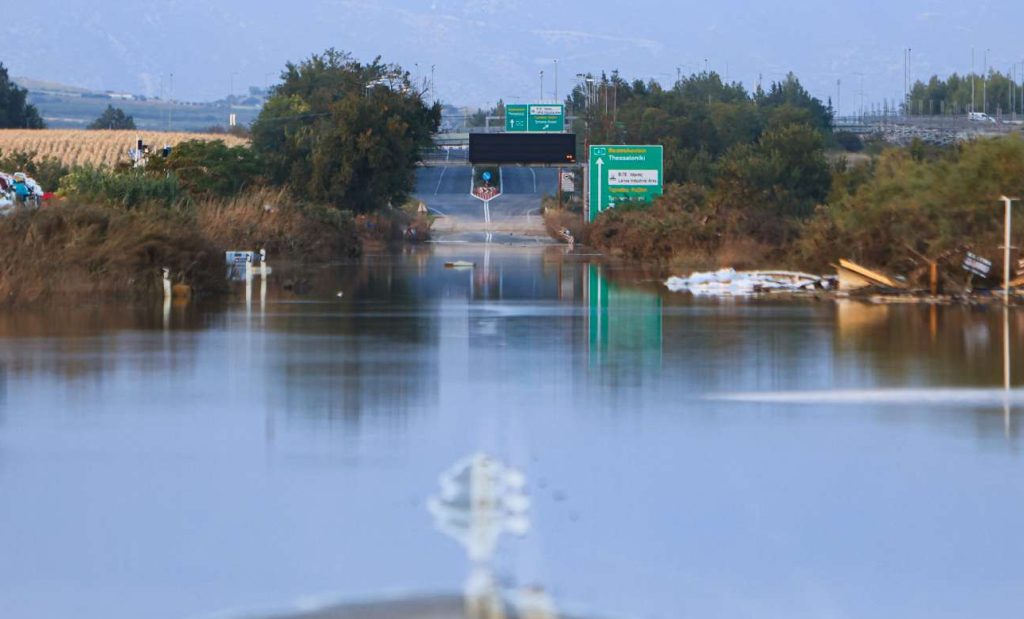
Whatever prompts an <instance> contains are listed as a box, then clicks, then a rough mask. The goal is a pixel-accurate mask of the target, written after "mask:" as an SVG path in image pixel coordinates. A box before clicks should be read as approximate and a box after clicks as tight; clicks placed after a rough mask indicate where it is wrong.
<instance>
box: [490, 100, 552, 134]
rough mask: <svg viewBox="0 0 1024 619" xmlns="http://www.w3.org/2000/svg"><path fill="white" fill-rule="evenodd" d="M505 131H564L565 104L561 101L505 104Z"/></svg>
mask: <svg viewBox="0 0 1024 619" xmlns="http://www.w3.org/2000/svg"><path fill="white" fill-rule="evenodd" d="M505 131H507V132H509V133H515V132H530V133H561V132H563V131H565V106H564V105H562V104H561V103H530V104H516V105H506V106H505Z"/></svg>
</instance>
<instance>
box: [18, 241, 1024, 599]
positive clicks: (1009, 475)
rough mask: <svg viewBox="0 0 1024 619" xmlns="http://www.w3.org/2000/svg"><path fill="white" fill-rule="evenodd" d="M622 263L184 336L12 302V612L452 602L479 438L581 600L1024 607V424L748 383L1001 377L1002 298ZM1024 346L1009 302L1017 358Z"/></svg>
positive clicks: (244, 312) (511, 548) (333, 286)
mask: <svg viewBox="0 0 1024 619" xmlns="http://www.w3.org/2000/svg"><path fill="white" fill-rule="evenodd" d="M453 259H469V260H472V261H474V262H476V263H477V268H476V269H473V270H469V271H457V270H449V269H445V268H444V265H443V263H444V262H445V261H448V260H453ZM485 266H486V268H484V267H485ZM625 275H626V274H624V273H618V272H616V271H615V270H614V269H607V270H602V271H601V272H600V273H599V274H598V275H595V270H594V268H593V267H588V266H587V265H584V264H581V263H579V262H577V261H574V260H571V259H563V258H562V257H561V255H560V252H558V251H552V250H537V249H514V250H500V249H497V248H495V249H493V250H491V251H490V252H489V254H488V255H484V253H482V251H481V250H479V249H474V248H462V247H447V248H446V247H439V248H436V249H435V250H433V252H431V251H429V250H421V251H418V252H416V253H413V254H411V255H406V256H400V257H397V258H395V257H373V258H370V259H368V260H367V261H366V262H365V263H364V264H362V265H358V266H348V267H342V266H339V267H332V268H326V269H318V270H316V271H313V272H307V273H302V274H299V275H294V276H292V277H306V278H308V280H309V282H308V286H309V288H310V289H311V292H310V293H309V294H308V295H305V296H301V297H300V296H295V295H292V294H291V293H289V292H288V291H285V290H282V289H280V281H272V283H271V290H270V292H269V295H268V298H269V303H268V304H267V305H265V306H263V307H261V306H260V305H259V303H258V302H257V303H255V304H254V305H253V306H252V307H250V308H247V307H246V306H245V305H244V303H238V302H234V301H232V302H230V303H228V304H226V306H224V307H212V308H207V309H205V310H204V309H201V308H198V309H197V308H174V309H173V314H172V315H171V319H170V321H169V324H170V327H171V328H170V329H168V330H164V329H163V328H162V326H163V320H162V317H161V315H160V309H159V308H157V309H154V310H153V311H149V310H148V309H145V308H144V309H139V310H124V309H121V310H118V309H115V308H98V307H94V308H85V309H79V308H76V309H69V310H59V309H54V310H51V311H49V312H39V313H34V314H33V315H32V316H31V317H30V318H29V317H25V316H19V315H8V316H3V317H0V334H2V335H3V338H4V339H3V340H0V368H2V370H3V371H2V372H0V380H2V381H3V385H4V386H5V387H4V388H2V389H0V492H2V499H0V608H2V609H5V611H4V613H2V614H3V615H4V616H7V615H8V614H10V616H16V617H67V616H80V617H104V618H114V619H116V618H117V617H139V616H146V617H173V618H177V617H199V616H207V614H208V613H212V612H214V611H219V610H224V609H239V610H247V609H248V610H256V611H261V610H273V609H277V608H281V607H284V606H288V605H290V604H292V603H294V602H296V601H297V600H302V599H304V598H306V597H307V596H316V597H317V599H320V600H333V599H346V598H361V597H366V596H376V595H381V594H386V593H389V592H399V593H401V592H426V593H429V592H453V591H454V592H458V591H460V588H461V587H462V584H463V580H464V578H465V577H466V574H467V569H468V568H467V562H466V558H465V556H464V554H463V553H462V552H461V550H460V549H459V548H457V547H456V546H455V545H454V544H452V543H451V542H450V540H448V539H446V538H445V537H443V536H441V535H438V534H437V532H435V531H434V530H433V524H432V522H431V518H430V516H429V515H428V514H427V513H426V511H425V509H424V504H425V501H426V498H427V497H428V496H429V495H430V494H431V493H432V492H434V491H435V488H436V486H437V476H438V474H439V473H440V472H441V471H444V470H446V469H448V468H449V467H450V466H451V465H452V463H453V462H455V461H456V460H458V459H459V458H461V457H463V456H465V455H466V454H472V453H488V454H492V455H494V456H495V457H497V458H499V459H500V460H501V461H503V462H507V463H508V464H509V465H511V466H514V467H516V468H518V469H520V470H522V471H523V473H524V474H525V475H526V477H527V479H528V480H529V483H528V486H527V492H528V494H529V496H530V500H531V503H532V506H531V508H530V512H531V522H532V527H531V529H530V532H529V534H528V535H527V536H525V537H524V538H522V539H506V540H503V541H502V542H501V543H500V544H499V546H498V548H497V550H496V553H495V556H494V569H495V570H496V573H497V575H498V576H499V578H500V579H501V581H502V582H503V583H505V584H509V585H513V586H529V585H542V586H543V587H545V588H546V590H547V591H548V592H550V593H551V595H552V596H553V597H554V598H555V599H556V600H558V601H559V602H560V603H563V604H568V605H569V606H573V605H582V606H584V607H588V608H593V609H597V610H600V611H602V612H603V613H604V614H609V615H615V614H619V615H624V616H637V617H679V616H688V615H695V616H701V617H787V618H788V617H815V618H817V617H822V616H838V617H845V616H849V617H861V616H872V617H901V618H903V617H929V618H933V617H963V616H987V617H1003V616H1006V617H1009V616H1017V615H1019V614H1020V612H1021V611H1024V596H1021V595H1020V591H1021V590H1022V585H1024V576H1021V575H1020V574H1019V573H1015V571H1014V568H1015V567H1016V564H1015V561H1014V558H1013V557H1014V556H1016V555H1018V554H1020V552H1021V551H1022V550H1024V542H1022V541H1021V539H1020V536H1016V535H1014V534H1013V531H1014V530H1015V528H1014V524H1015V522H1016V519H1017V516H1018V514H1019V513H1020V512H1021V511H1022V508H1024V491H1022V490H1021V486H1020V482H1019V476H1020V474H1021V473H1022V472H1024V466H1022V460H1021V454H1020V453H1019V447H1020V440H1019V437H1020V434H1019V430H1018V427H1019V424H1020V422H1021V421H1024V420H1018V419H1017V416H1018V415H1019V413H1014V416H1013V417H1012V418H1011V421H1012V423H1011V424H1010V428H1009V431H1007V428H1006V425H1005V419H1004V412H1003V408H1002V406H1000V405H998V404H997V403H996V402H994V401H988V400H983V401H980V402H979V401H970V402H967V403H963V404H958V403H956V402H949V403H944V404H942V405H940V404H937V403H934V402H929V401H928V400H926V399H922V400H921V401H915V399H914V398H913V397H905V398H902V399H896V400H888V401H884V400H883V401H874V402H870V403H857V402H853V403H850V402H835V401H830V400H829V399H828V398H822V399H817V400H815V399H814V398H810V401H802V402H801V401H794V400H793V399H785V398H781V399H777V400H774V401H773V400H772V399H771V398H758V397H756V394H777V393H779V392H792V391H803V392H806V391H811V392H821V393H829V392H833V393H834V391H835V390H837V389H840V390H844V392H848V393H852V394H853V396H852V398H853V399H854V400H856V397H857V396H856V394H857V393H858V391H859V390H877V389H896V390H912V389H927V388H929V387H941V388H947V389H960V388H973V389H983V390H986V389H993V388H998V387H1000V386H1001V385H1002V371H1003V370H1002V349H1001V345H1002V328H1003V320H1002V314H1001V312H1000V311H998V310H996V311H992V310H982V309H976V308H975V309H968V308H959V307H953V308H938V309H937V310H936V311H935V312H932V311H931V310H930V309H929V308H918V307H877V306H864V305H860V304H839V305H836V304H831V303H814V302H796V303H792V302H779V301H771V300H761V301H728V302H718V301H713V300H699V301H694V300H691V299H689V298H687V297H685V296H680V295H668V294H661V293H659V292H658V290H657V288H656V287H651V286H641V287H635V286H630V285H627V284H626V282H627V281H629V280H630V278H629V277H625ZM285 277H289V275H287V271H286V269H285V268H284V267H282V271H281V279H282V280H283V278H285ZM596 277H599V278H600V279H595V278H596ZM597 286H600V288H601V290H602V292H600V293H598V294H594V291H595V287H597ZM338 291H342V292H344V294H343V296H342V297H338V296H337V294H336V293H337V292H338ZM1022 332H1024V313H1017V312H1014V313H1011V316H1010V334H1011V336H1012V337H1011V351H1012V352H1013V357H1014V358H1021V355H1020V353H1021V352H1024V351H1022V349H1021V346H1020V342H1019V337H1018V334H1019V333H1022ZM1022 373H1024V360H1022V361H1021V362H1020V363H1018V364H1017V365H1016V366H1015V367H1014V368H1013V371H1012V378H1013V381H1014V384H1015V385H1021V384H1024V374H1022ZM908 393H911V394H912V393H913V391H909V392H908ZM711 394H734V395H735V394H739V395H741V396H742V395H743V394H746V395H747V396H748V398H747V399H746V400H743V398H733V399H728V398H726V399H713V398H709V397H708V396H709V395H711ZM750 394H755V397H749V396H750ZM865 399H868V398H865Z"/></svg>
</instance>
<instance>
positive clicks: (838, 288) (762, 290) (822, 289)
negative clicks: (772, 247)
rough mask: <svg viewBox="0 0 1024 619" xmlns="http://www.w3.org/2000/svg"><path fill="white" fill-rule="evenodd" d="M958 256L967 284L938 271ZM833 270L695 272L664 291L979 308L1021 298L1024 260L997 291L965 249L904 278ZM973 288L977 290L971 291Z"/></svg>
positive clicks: (851, 266) (848, 266) (842, 263)
mask: <svg viewBox="0 0 1024 619" xmlns="http://www.w3.org/2000/svg"><path fill="white" fill-rule="evenodd" d="M958 253H963V254H964V258H963V262H962V264H961V265H960V268H959V269H957V270H958V271H959V272H960V273H963V274H965V275H966V281H962V280H960V279H959V278H958V277H957V276H956V273H955V272H949V271H940V269H939V268H938V266H939V260H943V261H948V260H949V259H950V258H951V257H952V255H955V254H958ZM947 264H948V262H947ZM832 266H833V267H835V269H836V274H835V275H833V276H829V275H811V274H808V273H800V272H794V271H736V270H734V269H721V270H719V271H707V272H695V273H691V274H690V275H689V276H688V277H670V278H669V279H668V280H667V281H666V282H665V286H666V287H667V288H668V289H669V290H671V291H672V292H688V293H690V294H693V295H695V296H715V297H741V296H753V295H764V294H773V293H788V294H801V293H813V294H814V295H815V296H821V295H826V296H830V297H835V298H846V297H851V298H859V299H862V300H865V301H869V302H872V303H951V302H963V303H978V302H985V301H986V300H989V301H991V300H998V299H1001V298H1003V297H1002V296H1001V293H1002V291H1003V287H1004V286H1005V287H1007V288H1008V289H1009V293H1010V295H1011V297H1018V298H1019V297H1021V296H1024V259H1022V260H1020V261H1019V262H1018V264H1017V272H1016V275H1017V277H1016V279H1012V280H1009V281H1007V282H1006V283H1005V284H1003V285H998V286H997V285H996V284H995V283H994V282H993V277H992V261H991V260H988V259H986V258H984V257H982V256H978V255H976V254H974V253H973V252H971V251H966V250H956V251H950V252H947V254H946V255H943V256H941V257H940V258H939V259H932V260H928V259H926V258H924V257H921V261H920V262H919V263H918V266H917V268H916V269H914V270H913V271H912V272H910V273H908V275H907V277H900V276H893V275H888V274H886V273H883V272H881V271H876V270H872V269H869V268H867V267H865V266H863V265H860V264H857V263H856V262H853V261H852V260H847V259H842V258H841V259H839V261H838V264H834V265H832ZM911 282H916V283H917V285H914V284H912V283H911ZM976 284H980V287H978V288H975V285H976Z"/></svg>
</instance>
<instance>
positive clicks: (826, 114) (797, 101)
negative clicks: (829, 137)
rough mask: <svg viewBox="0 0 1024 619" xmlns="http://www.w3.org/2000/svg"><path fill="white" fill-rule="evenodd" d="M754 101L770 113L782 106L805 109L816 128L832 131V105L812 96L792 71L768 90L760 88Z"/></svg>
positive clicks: (808, 118) (810, 121) (826, 131)
mask: <svg viewBox="0 0 1024 619" xmlns="http://www.w3.org/2000/svg"><path fill="white" fill-rule="evenodd" d="M754 101H755V102H756V103H757V105H758V106H759V107H760V108H761V109H762V110H764V111H765V113H767V114H769V115H771V114H772V113H775V112H778V111H779V109H780V108H789V109H794V108H795V109H798V110H803V111H804V113H806V114H807V120H808V122H809V123H810V124H811V126H813V127H814V128H815V129H817V130H819V131H821V132H822V133H829V132H830V131H832V108H831V106H825V105H824V104H823V103H822V102H821V100H820V99H818V98H816V97H812V96H811V94H810V93H809V92H807V90H806V89H805V88H804V87H803V85H802V84H801V83H800V80H798V79H797V77H796V76H795V75H793V74H792V73H790V74H788V75H786V79H784V80H783V81H781V82H774V83H772V85H771V86H770V87H769V89H768V92H764V91H763V90H758V92H757V93H755V95H754Z"/></svg>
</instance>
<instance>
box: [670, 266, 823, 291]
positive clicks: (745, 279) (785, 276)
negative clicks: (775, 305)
mask: <svg viewBox="0 0 1024 619" xmlns="http://www.w3.org/2000/svg"><path fill="white" fill-rule="evenodd" d="M665 286H667V287H668V289H669V290H671V291H672V292H689V293H691V294H694V295H706V296H750V295H756V294H764V293H771V292H810V291H816V290H831V289H832V288H833V287H834V281H833V280H832V279H831V278H828V277H823V276H821V275H811V274H810V273H800V272H797V271H736V270H735V269H721V270H719V271H706V272H696V273H692V274H690V276H689V277H670V278H669V279H668V281H666V282H665Z"/></svg>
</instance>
